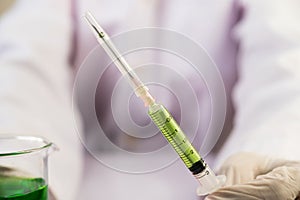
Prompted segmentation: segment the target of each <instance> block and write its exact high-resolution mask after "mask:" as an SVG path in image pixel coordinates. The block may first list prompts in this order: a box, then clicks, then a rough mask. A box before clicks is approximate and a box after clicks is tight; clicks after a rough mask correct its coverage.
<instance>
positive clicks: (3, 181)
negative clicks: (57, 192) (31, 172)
mask: <svg viewBox="0 0 300 200" xmlns="http://www.w3.org/2000/svg"><path fill="white" fill-rule="evenodd" d="M47 199H48V187H47V185H46V184H45V180H44V179H42V178H24V177H18V176H8V175H0V200H47Z"/></svg>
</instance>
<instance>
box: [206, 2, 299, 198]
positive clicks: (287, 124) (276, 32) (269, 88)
mask: <svg viewBox="0 0 300 200" xmlns="http://www.w3.org/2000/svg"><path fill="white" fill-rule="evenodd" d="M244 8H245V10H244V16H243V19H242V21H241V22H240V24H238V26H237V29H236V36H237V39H238V40H239V42H240V50H239V69H238V70H239V80H238V83H237V86H236V88H235V92H234V96H233V98H234V104H235V108H236V117H235V121H234V129H233V132H232V134H231V136H230V137H229V138H228V141H227V142H226V144H225V146H224V147H223V148H222V149H221V151H220V154H219V155H218V159H217V161H218V165H219V166H220V165H221V164H222V163H223V161H224V160H225V159H227V157H228V156H229V155H232V154H234V153H238V152H241V151H248V152H254V153H255V154H261V155H268V156H275V157H277V158H281V159H291V160H300V159H299V158H300V151H299V141H300V123H299V121H300V26H299V20H300V2H299V1H297V0H289V1H280V0H276V1H271V0H267V1H258V0H249V1H244ZM247 155H249V154H237V155H235V156H233V157H231V159H230V160H231V163H230V162H228V160H227V161H226V162H225V163H224V164H223V165H222V168H221V172H223V173H225V174H227V175H228V176H229V177H228V181H227V183H228V184H227V185H233V184H246V186H245V185H242V187H239V186H234V187H233V188H234V189H237V188H238V189H241V190H230V189H233V188H230V187H229V189H228V188H227V190H226V189H224V190H221V192H222V191H223V193H217V194H215V195H213V196H211V197H210V199H219V198H217V197H220V198H221V199H222V198H223V199H225V196H226V197H228V198H233V197H234V196H235V195H236V196H235V197H240V198H242V197H244V198H246V196H243V194H241V193H243V192H244V194H246V193H247V191H248V192H249V191H256V192H257V193H258V192H259V190H257V188H263V187H265V189H266V190H268V189H270V188H271V189H273V190H274V189H275V188H276V192H273V193H272V194H273V195H275V196H273V197H272V198H271V197H269V198H267V197H266V196H261V199H280V198H279V197H278V196H276V194H277V192H280V186H282V190H285V189H286V188H284V187H283V185H284V184H285V183H288V182H290V181H292V182H293V181H295V184H294V185H298V187H299V185H300V183H299V182H300V177H297V176H294V175H297V173H299V170H298V172H297V170H296V169H299V166H300V164H299V163H298V165H297V167H295V168H294V167H292V168H291V169H292V170H290V168H289V167H288V170H287V168H286V167H285V165H287V166H288V165H289V162H288V161H286V164H285V163H284V162H281V165H280V166H279V165H272V167H270V166H268V167H266V166H265V163H267V162H269V158H268V157H264V156H262V157H260V156H257V155H254V156H251V155H252V154H251V155H250V156H249V157H248V156H247ZM262 160H265V161H266V162H263V161H262ZM271 160H272V162H271V161H270V162H271V163H273V162H274V159H271ZM247 161H251V165H249V162H247ZM268 165H269V164H268ZM277 167H280V169H278V168H277ZM285 170H286V171H285ZM284 171H285V172H286V173H284ZM278 172H279V173H278ZM269 173H270V174H269ZM293 173H296V174H293ZM264 174H265V175H266V177H263V179H260V178H262V177H261V176H259V175H264ZM280 176H281V177H283V179H284V178H287V179H286V180H283V179H281V183H280V182H278V177H280ZM245 177H246V178H245ZM270 177H272V178H273V179H272V178H270ZM276 177H277V178H276ZM251 178H252V179H255V181H258V180H259V181H258V182H255V181H254V182H255V184H256V186H257V188H254V189H253V183H252V182H251V181H252V180H251ZM291 178H292V179H291ZM279 180H280V179H279ZM248 182H249V185H247V183H248ZM250 182H251V183H250ZM257 183H259V184H257ZM278 183H279V184H278ZM286 185H287V184H286ZM247 188H248V189H247ZM251 189H252V190H251ZM294 189H295V188H294ZM296 190H298V192H299V191H300V188H296ZM228 191H233V192H232V193H230V194H228ZM226 192H227V193H226ZM285 192H286V191H285ZM249 193H251V192H249ZM265 194H267V192H266V193H265ZM268 194H270V193H268ZM289 194H291V195H292V194H293V195H295V192H291V191H290V192H289ZM296 194H297V193H296ZM222 195H225V196H223V197H222ZM228 195H229V196H228ZM230 195H233V196H230ZM239 195H241V196H239ZM253 195H254V194H253ZM256 195H257V194H256ZM261 195H264V194H263V193H262V194H261ZM255 197H257V196H255ZM247 198H249V196H247ZM289 198H290V197H286V199H289Z"/></svg>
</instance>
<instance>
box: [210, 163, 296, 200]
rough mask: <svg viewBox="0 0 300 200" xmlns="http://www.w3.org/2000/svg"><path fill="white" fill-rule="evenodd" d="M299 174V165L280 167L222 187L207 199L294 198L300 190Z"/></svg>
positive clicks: (278, 199)
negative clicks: (239, 183) (247, 181)
mask: <svg viewBox="0 0 300 200" xmlns="http://www.w3.org/2000/svg"><path fill="white" fill-rule="evenodd" d="M299 174H300V171H299V168H298V167H286V166H283V167H279V168H276V169H274V170H273V171H271V172H270V173H268V174H266V175H261V176H258V177H257V179H255V180H253V181H251V182H249V183H247V184H241V185H233V186H230V187H224V188H221V189H219V190H218V191H216V192H214V193H213V194H211V195H209V196H208V197H206V200H220V199H222V200H226V199H246V200H258V199H266V200H269V199H270V200H282V199H286V200H294V199H296V197H297V196H298V195H299V191H300V177H299V176H300V175H299Z"/></svg>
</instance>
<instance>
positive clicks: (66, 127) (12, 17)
mask: <svg viewBox="0 0 300 200" xmlns="http://www.w3.org/2000/svg"><path fill="white" fill-rule="evenodd" d="M69 4H70V2H69V1H61V0H19V1H17V3H16V5H15V6H14V7H13V8H12V10H10V11H9V12H8V13H6V14H5V15H3V17H2V18H1V19H0V133H1V134H19V135H37V136H43V137H45V138H47V139H49V140H50V141H52V142H54V143H55V144H56V145H57V146H58V147H59V149H60V151H59V152H57V153H55V154H54V155H51V156H50V161H49V165H50V167H49V169H50V174H49V178H50V188H51V189H52V190H53V192H54V194H55V195H56V196H57V197H58V199H64V200H69V199H70V200H73V199H75V196H74V195H75V194H76V192H77V184H78V182H79V178H80V171H81V149H80V148H81V147H80V144H79V140H78V136H77V134H76V131H75V125H74V115H75V116H76V115H77V111H76V110H73V109H72V99H71V97H72V94H71V93H72V73H71V68H70V65H69V61H68V59H69V50H70V43H71V21H70V20H71V18H70V10H69V9H70V5H69Z"/></svg>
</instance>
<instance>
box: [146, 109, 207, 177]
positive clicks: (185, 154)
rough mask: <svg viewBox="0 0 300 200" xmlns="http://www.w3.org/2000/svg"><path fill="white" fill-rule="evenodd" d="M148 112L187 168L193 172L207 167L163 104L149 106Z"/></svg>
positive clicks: (195, 172)
mask: <svg viewBox="0 0 300 200" xmlns="http://www.w3.org/2000/svg"><path fill="white" fill-rule="evenodd" d="M148 114H149V115H150V117H151V119H152V120H153V122H154V123H155V124H156V126H157V127H158V128H159V130H160V131H161V133H162V134H163V135H164V137H165V138H166V139H167V141H168V142H169V143H170V144H171V145H172V147H173V148H174V150H175V151H176V152H177V154H178V155H179V156H180V158H181V159H182V161H183V162H184V164H185V165H186V166H187V168H189V170H190V171H191V172H192V173H193V174H198V173H200V172H202V171H203V170H204V169H205V167H206V164H205V162H204V160H203V159H202V158H201V157H200V155H199V154H198V152H197V150H196V149H195V148H194V147H193V145H192V144H191V143H190V141H189V140H188V138H187V137H186V135H185V134H184V132H183V131H182V130H181V128H180V127H179V125H178V124H177V122H176V121H175V119H174V118H173V117H172V115H171V114H170V113H169V112H168V110H167V109H166V108H165V107H164V106H163V105H160V104H154V105H151V106H150V107H149V111H148Z"/></svg>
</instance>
